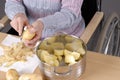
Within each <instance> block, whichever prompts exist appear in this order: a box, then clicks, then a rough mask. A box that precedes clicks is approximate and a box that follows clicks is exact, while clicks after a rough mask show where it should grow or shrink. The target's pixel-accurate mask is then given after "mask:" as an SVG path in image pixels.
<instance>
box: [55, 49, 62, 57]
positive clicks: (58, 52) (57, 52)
mask: <svg viewBox="0 0 120 80" xmlns="http://www.w3.org/2000/svg"><path fill="white" fill-rule="evenodd" d="M63 51H64V50H57V49H55V50H54V54H55V55H57V56H62V55H63Z"/></svg>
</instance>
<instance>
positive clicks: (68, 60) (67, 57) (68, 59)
mask: <svg viewBox="0 0 120 80" xmlns="http://www.w3.org/2000/svg"><path fill="white" fill-rule="evenodd" d="M65 62H66V63H69V64H74V63H76V62H75V58H74V56H73V55H71V54H67V55H65Z"/></svg>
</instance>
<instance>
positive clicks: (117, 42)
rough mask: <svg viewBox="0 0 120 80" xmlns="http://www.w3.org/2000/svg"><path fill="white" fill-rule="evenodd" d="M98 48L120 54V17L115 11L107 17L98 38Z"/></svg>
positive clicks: (100, 50) (102, 51)
mask: <svg viewBox="0 0 120 80" xmlns="http://www.w3.org/2000/svg"><path fill="white" fill-rule="evenodd" d="M96 50H97V51H99V52H101V53H104V54H109V55H114V56H120V54H119V53H120V19H119V16H118V14H116V13H113V14H112V15H110V17H109V18H108V19H107V21H106V23H105V25H104V26H103V29H102V31H101V33H100V37H99V39H98V43H97V47H96Z"/></svg>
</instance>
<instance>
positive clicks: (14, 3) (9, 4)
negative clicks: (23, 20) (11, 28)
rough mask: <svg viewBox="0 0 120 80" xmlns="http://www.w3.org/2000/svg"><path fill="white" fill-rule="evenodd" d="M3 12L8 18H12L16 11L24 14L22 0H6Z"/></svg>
mask: <svg viewBox="0 0 120 80" xmlns="http://www.w3.org/2000/svg"><path fill="white" fill-rule="evenodd" d="M5 13H6V15H7V16H8V18H9V19H13V17H14V16H15V15H16V14H17V13H24V14H25V7H24V6H23V4H22V0H19V1H18V0H6V3H5Z"/></svg>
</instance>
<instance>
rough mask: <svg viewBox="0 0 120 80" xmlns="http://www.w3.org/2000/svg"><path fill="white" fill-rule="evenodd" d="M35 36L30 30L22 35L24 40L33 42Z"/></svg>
mask: <svg viewBox="0 0 120 80" xmlns="http://www.w3.org/2000/svg"><path fill="white" fill-rule="evenodd" d="M34 36H35V33H30V32H29V30H28V29H27V30H25V31H24V32H23V35H22V39H23V40H31V39H32V38H33V37H34Z"/></svg>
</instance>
